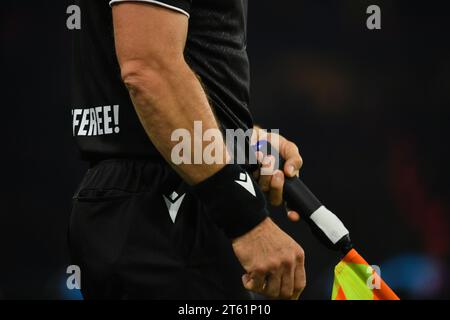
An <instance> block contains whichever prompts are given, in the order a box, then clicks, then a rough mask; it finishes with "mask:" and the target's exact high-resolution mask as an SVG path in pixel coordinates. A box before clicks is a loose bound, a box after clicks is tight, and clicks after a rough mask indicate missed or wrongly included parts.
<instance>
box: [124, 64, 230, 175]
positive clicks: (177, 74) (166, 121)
mask: <svg viewBox="0 0 450 320" xmlns="http://www.w3.org/2000/svg"><path fill="white" fill-rule="evenodd" d="M131 64H132V63H131ZM122 74H123V78H124V82H125V84H126V86H127V87H128V89H129V92H130V96H131V99H132V101H133V104H134V106H135V109H136V112H137V114H138V116H139V119H140V121H141V123H142V125H143V127H144V128H145V130H146V132H147V134H148V136H149V138H150V139H151V141H152V142H153V144H154V145H155V147H156V148H157V149H158V151H159V152H160V153H161V155H162V156H163V157H164V158H165V159H166V160H167V161H168V162H169V163H170V164H171V165H172V166H173V167H174V169H175V170H176V171H177V172H178V173H179V174H180V175H181V176H182V177H183V179H184V180H185V181H187V182H188V183H190V184H196V183H199V182H201V181H203V180H205V179H206V178H208V177H209V176H211V175H213V174H214V173H216V172H217V171H219V170H220V169H221V168H222V167H223V166H224V163H225V161H226V159H225V157H226V147H225V144H224V142H223V139H221V141H219V142H218V143H220V144H221V145H222V146H223V155H224V159H223V160H222V161H221V162H219V163H218V164H205V163H204V162H203V161H202V163H201V164H181V165H175V164H174V163H173V161H172V160H173V159H171V155H172V149H173V147H174V146H175V145H176V144H177V143H178V141H172V139H171V136H172V133H173V132H174V130H176V129H186V130H187V131H189V133H190V136H191V137H192V140H193V139H194V122H195V121H200V122H201V124H202V129H203V132H204V131H206V130H208V129H216V130H218V126H217V122H216V120H215V117H214V114H213V112H212V110H211V107H210V105H209V102H208V99H207V97H206V94H205V92H204V90H203V88H202V86H201V84H200V82H199V80H198V79H197V77H196V76H195V74H194V73H193V72H192V70H191V69H190V68H189V66H188V65H187V64H186V63H185V62H184V60H182V59H180V61H172V63H171V64H170V65H168V66H162V67H159V68H154V67H152V68H147V67H145V66H142V65H140V66H137V65H134V66H133V65H130V64H128V65H124V66H123V68H122ZM196 138H197V141H203V139H202V137H196ZM202 143H203V142H202ZM203 147H204V146H203V145H202V150H203ZM191 150H192V152H193V150H194V145H193V144H192V148H191ZM191 159H193V156H191Z"/></svg>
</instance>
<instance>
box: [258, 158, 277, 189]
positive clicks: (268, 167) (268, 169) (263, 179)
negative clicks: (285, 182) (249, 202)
mask: <svg viewBox="0 0 450 320" xmlns="http://www.w3.org/2000/svg"><path fill="white" fill-rule="evenodd" d="M274 164H275V157H274V156H272V155H268V156H265V157H264V159H263V161H262V167H261V170H260V177H259V181H258V182H259V186H260V187H261V191H263V192H268V191H269V189H270V181H271V180H272V175H273V172H274V170H273V167H274Z"/></svg>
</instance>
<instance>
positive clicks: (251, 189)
mask: <svg viewBox="0 0 450 320" xmlns="http://www.w3.org/2000/svg"><path fill="white" fill-rule="evenodd" d="M191 190H192V193H193V194H195V195H196V196H197V198H198V199H199V200H200V201H201V202H202V203H203V205H204V206H205V209H206V212H207V213H208V214H209V215H210V216H211V217H212V218H213V220H214V221H215V223H216V224H217V225H218V226H219V227H220V228H221V229H222V230H223V231H224V232H225V234H226V235H227V236H228V237H229V238H231V239H233V238H236V237H239V236H241V235H243V234H245V233H247V232H248V231H250V230H251V229H253V228H254V227H256V226H257V225H258V224H259V223H261V222H262V221H263V220H264V219H265V218H267V216H268V215H269V212H268V210H267V208H266V200H265V198H264V194H263V193H262V192H261V190H260V189H259V187H258V186H257V185H256V183H255V182H254V181H253V179H252V178H251V176H250V175H249V174H248V173H247V172H246V171H244V170H243V169H242V168H241V167H240V166H239V165H233V164H229V165H226V166H225V167H224V168H223V169H222V170H220V171H219V172H217V173H216V174H215V175H213V176H212V177H209V178H208V179H206V180H205V181H203V182H201V183H199V184H197V185H195V186H192V187H191Z"/></svg>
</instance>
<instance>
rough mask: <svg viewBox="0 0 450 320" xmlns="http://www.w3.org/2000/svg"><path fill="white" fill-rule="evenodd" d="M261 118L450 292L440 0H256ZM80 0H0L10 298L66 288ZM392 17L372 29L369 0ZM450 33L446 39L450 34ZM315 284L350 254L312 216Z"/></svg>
mask: <svg viewBox="0 0 450 320" xmlns="http://www.w3.org/2000/svg"><path fill="white" fill-rule="evenodd" d="M249 2H250V4H249V8H250V16H249V54H250V57H251V62H252V77H253V78H252V109H253V112H254V115H255V119H256V121H257V122H258V123H259V124H260V125H262V126H264V127H267V128H280V130H281V133H282V134H283V135H285V136H287V137H289V138H291V139H292V140H294V141H296V142H297V143H298V145H299V146H300V149H301V153H302V155H303V158H304V161H305V164H304V168H303V172H302V176H303V179H304V181H305V182H306V183H307V184H308V185H309V186H310V187H311V189H312V190H314V192H315V193H316V194H317V195H319V197H320V198H321V199H323V202H324V203H325V204H326V205H327V207H329V208H331V209H332V210H333V211H335V212H337V213H338V214H339V215H340V216H341V217H342V219H343V220H344V221H345V223H346V224H347V225H348V227H349V229H350V230H351V232H352V238H353V239H354V242H355V243H356V244H358V246H357V248H358V250H359V251H360V252H361V253H362V255H363V256H365V258H366V259H367V260H368V261H369V262H370V263H373V264H377V265H379V266H380V267H381V273H382V277H383V278H384V279H385V280H386V281H387V282H388V283H389V284H390V285H391V287H392V288H393V289H394V290H395V291H396V292H397V293H398V294H399V295H400V297H401V298H403V299H432V298H438V299H441V298H447V299H448V298H449V297H450V279H449V276H450V272H449V270H450V258H449V245H450V241H449V237H450V236H449V229H450V223H449V222H450V217H449V212H450V197H449V193H450V188H449V182H448V181H449V178H450V174H449V173H450V172H449V171H450V166H449V164H450V152H449V138H450V128H449V125H450V108H449V107H450V55H449V54H450V52H449V51H450V50H449V41H448V31H449V29H450V27H449V26H448V23H449V18H450V14H449V13H448V12H449V11H448V10H446V7H445V5H444V3H445V2H444V1H437V0H434V1H426V2H425V1H422V2H421V3H419V1H417V2H413V1H406V0H405V1H401V0H394V1H393V0H390V1H370V2H369V1H363V0H299V1H289V2H287V1H277V2H274V1H269V0H257V1H255V0H253V1H252V0H250V1H249ZM69 4H71V3H70V1H56V0H53V1H50V0H41V1H31V0H27V1H26V0H24V1H20V2H19V1H2V6H1V7H0V10H1V13H0V25H1V28H0V36H1V42H0V43H1V59H0V61H1V62H0V63H1V69H0V70H1V72H2V74H3V76H2V77H1V82H2V83H1V107H2V108H1V112H2V117H1V119H2V121H1V123H2V131H3V134H2V148H1V150H2V151H1V153H2V157H1V159H2V160H1V161H2V163H3V165H2V168H3V170H2V180H3V181H2V182H3V183H2V190H1V196H2V206H1V209H0V212H1V220H0V299H79V298H80V295H79V292H77V291H76V290H75V291H69V290H68V289H67V288H66V279H67V274H66V268H67V266H68V265H69V259H68V252H67V245H66V230H67V224H68V217H69V214H70V207H71V196H72V193H73V192H74V190H75V188H76V186H77V184H78V183H79V181H80V179H81V176H82V174H83V173H84V170H85V169H86V165H85V164H84V163H82V162H81V161H79V160H78V154H77V150H76V147H75V145H74V142H73V140H72V136H71V117H70V105H69V96H68V95H69V89H70V88H69V78H70V77H69V72H70V71H69V70H70V32H71V31H68V30H67V29H66V18H67V15H66V8H67V6H68V5H69ZM371 4H377V5H379V6H380V7H381V10H382V29H381V30H375V31H370V30H368V29H367V28H366V19H367V17H368V15H367V14H366V8H367V7H368V6H369V5H371ZM446 39H447V40H446ZM274 216H275V217H276V219H277V220H278V221H279V223H280V224H281V225H282V226H283V227H284V228H285V229H287V230H288V231H289V232H290V233H291V234H292V235H293V236H294V237H295V238H296V239H297V240H298V241H300V243H301V244H302V246H303V247H304V249H305V251H306V259H307V260H306V263H307V266H306V267H307V274H308V287H307V289H306V291H305V293H304V298H305V299H329V298H330V295H331V284H332V277H333V267H334V265H335V264H336V263H337V261H338V259H339V257H337V256H336V254H335V253H334V252H331V251H329V250H328V249H325V248H323V247H322V246H321V245H320V244H319V243H318V242H317V241H316V240H315V239H314V238H313V237H312V236H311V234H310V232H309V230H308V228H307V227H306V226H305V225H304V224H303V223H299V224H290V223H288V222H287V220H286V218H285V217H284V216H283V215H281V214H280V213H279V212H277V211H276V210H275V211H274Z"/></svg>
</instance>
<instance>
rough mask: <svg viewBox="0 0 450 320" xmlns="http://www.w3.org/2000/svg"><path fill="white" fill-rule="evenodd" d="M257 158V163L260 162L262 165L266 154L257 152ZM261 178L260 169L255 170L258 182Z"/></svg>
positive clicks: (254, 175)
mask: <svg viewBox="0 0 450 320" xmlns="http://www.w3.org/2000/svg"><path fill="white" fill-rule="evenodd" d="M255 156H256V161H257V162H258V164H262V161H263V159H264V153H262V152H261V151H256V153H255ZM259 176H260V169H258V170H255V172H253V178H254V179H255V180H256V181H258V180H259Z"/></svg>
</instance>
